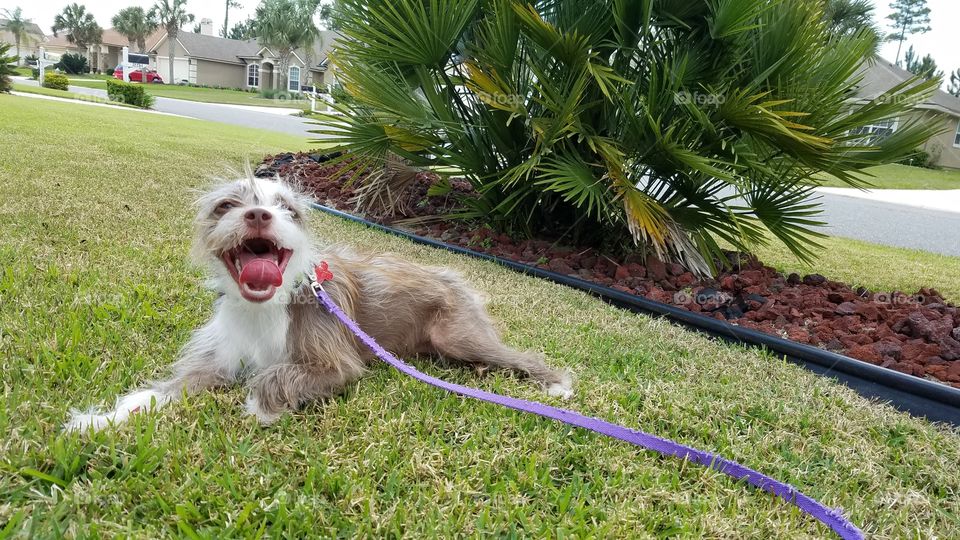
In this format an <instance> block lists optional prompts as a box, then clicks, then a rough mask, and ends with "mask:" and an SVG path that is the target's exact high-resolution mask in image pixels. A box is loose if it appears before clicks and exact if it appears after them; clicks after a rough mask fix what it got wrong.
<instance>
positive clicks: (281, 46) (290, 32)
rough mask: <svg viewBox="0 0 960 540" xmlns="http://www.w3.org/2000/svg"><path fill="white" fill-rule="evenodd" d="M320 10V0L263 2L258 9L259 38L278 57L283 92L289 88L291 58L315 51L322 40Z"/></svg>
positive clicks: (268, 0) (267, 0)
mask: <svg viewBox="0 0 960 540" xmlns="http://www.w3.org/2000/svg"><path fill="white" fill-rule="evenodd" d="M319 6H320V2H319V0H264V1H263V2H262V3H261V4H260V5H259V6H257V12H256V18H255V25H256V33H257V38H258V39H259V40H260V43H261V44H262V45H265V46H267V47H270V48H271V49H273V51H274V52H275V53H276V54H277V63H278V64H279V65H278V66H277V67H278V70H279V71H280V79H279V80H280V84H281V87H282V88H283V89H286V88H288V80H287V79H288V74H289V66H290V56H291V55H292V54H293V52H294V51H296V50H297V49H302V48H306V47H311V48H312V47H313V44H314V42H315V41H316V40H317V38H318V37H319V36H320V29H319V28H317V24H316V22H315V21H314V15H315V14H316V13H317V9H318V8H319Z"/></svg>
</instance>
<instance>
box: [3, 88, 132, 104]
mask: <svg viewBox="0 0 960 540" xmlns="http://www.w3.org/2000/svg"><path fill="white" fill-rule="evenodd" d="M13 90H14V91H15V92H23V93H26V94H37V95H41V96H52V97H58V98H63V99H75V100H78V101H89V102H91V103H105V104H108V105H116V106H117V107H129V108H132V109H136V108H137V107H134V106H133V105H127V104H126V103H120V102H117V101H110V100H109V99H106V98H102V97H97V96H91V95H89V94H78V93H76V92H68V91H65V90H55V89H53V88H44V87H42V86H30V85H26V84H20V83H13Z"/></svg>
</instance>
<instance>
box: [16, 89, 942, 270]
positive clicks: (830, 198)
mask: <svg viewBox="0 0 960 540" xmlns="http://www.w3.org/2000/svg"><path fill="white" fill-rule="evenodd" d="M18 82H22V83H31V84H33V85H36V81H26V80H20V81H18ZM70 91H71V92H75V93H78V94H86V95H92V96H98V97H102V98H106V95H107V92H106V90H100V89H96V88H86V87H82V86H70ZM153 108H154V109H155V110H157V111H160V112H166V113H170V114H177V115H181V116H187V117H190V118H197V119H201V120H208V121H211V122H223V123H226V124H233V125H238V126H245V127H251V128H257V129H266V130H271V131H279V132H282V133H290V134H293V135H301V136H303V137H306V138H310V139H316V138H320V136H319V135H317V134H314V133H309V130H310V129H315V128H316V126H315V125H314V124H310V123H308V122H307V121H306V120H305V119H303V118H300V117H297V116H285V115H281V114H277V113H276V112H262V111H258V110H255V108H239V107H234V106H229V105H219V104H214V103H200V102H195V101H185V100H181V99H171V98H163V97H158V98H156V103H155V104H154V107H153ZM817 196H818V197H819V202H820V203H821V204H822V205H823V210H824V212H823V215H822V216H821V218H820V219H821V220H822V221H825V222H826V223H827V224H828V225H827V226H826V227H824V228H823V229H822V231H823V232H824V233H826V234H829V235H832V236H841V237H844V238H854V239H857V240H864V241H867V242H873V243H876V244H883V245H888V246H895V247H903V248H914V249H921V250H924V251H929V252H932V253H940V254H944V255H954V256H960V212H947V211H942V210H935V209H928V208H921V207H918V206H910V205H905V204H896V203H891V202H885V201H877V200H870V199H868V198H863V197H851V196H848V195H843V194H839V193H832V192H831V193H827V192H818V193H817ZM932 196H933V197H936V195H932ZM941 207H942V206H941ZM958 210H960V209H958Z"/></svg>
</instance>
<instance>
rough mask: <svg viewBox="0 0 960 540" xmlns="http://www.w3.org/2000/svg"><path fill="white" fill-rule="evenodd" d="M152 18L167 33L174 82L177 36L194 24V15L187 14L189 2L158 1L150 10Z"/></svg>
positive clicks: (169, 60) (170, 72)
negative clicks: (184, 27) (188, 25)
mask: <svg viewBox="0 0 960 540" xmlns="http://www.w3.org/2000/svg"><path fill="white" fill-rule="evenodd" d="M150 16H151V17H152V18H153V19H155V20H156V21H158V22H159V23H160V26H162V27H164V28H165V29H166V31H167V64H168V65H169V68H170V71H169V75H170V78H169V79H167V80H169V81H170V82H173V56H174V53H175V52H176V47H177V36H178V35H180V28H181V27H182V26H183V25H185V24H188V23H192V22H193V14H192V13H187V0H157V3H156V4H154V5H153V8H152V9H151V10H150Z"/></svg>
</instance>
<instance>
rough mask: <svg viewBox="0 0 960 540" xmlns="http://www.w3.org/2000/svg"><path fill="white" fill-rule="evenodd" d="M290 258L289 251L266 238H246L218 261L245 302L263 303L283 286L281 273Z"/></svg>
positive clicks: (290, 251)
mask: <svg viewBox="0 0 960 540" xmlns="http://www.w3.org/2000/svg"><path fill="white" fill-rule="evenodd" d="M291 255H293V251H292V250H290V249H286V248H281V247H278V246H277V244H275V243H274V242H273V241H272V240H269V239H267V238H248V239H246V240H244V241H243V242H242V243H241V244H240V245H239V246H237V247H235V248H233V249H231V250H229V251H225V252H223V254H222V255H220V258H221V259H222V260H223V264H225V265H226V266H227V270H228V271H229V272H230V275H231V276H232V277H233V280H234V281H236V282H237V286H238V287H240V294H241V295H242V296H243V297H244V298H245V299H247V300H249V301H251V302H265V301H267V300H269V299H271V298H273V295H274V294H275V293H276V292H277V287H279V286H280V285H283V271H284V270H285V269H286V268H287V263H288V262H290V256H291Z"/></svg>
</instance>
